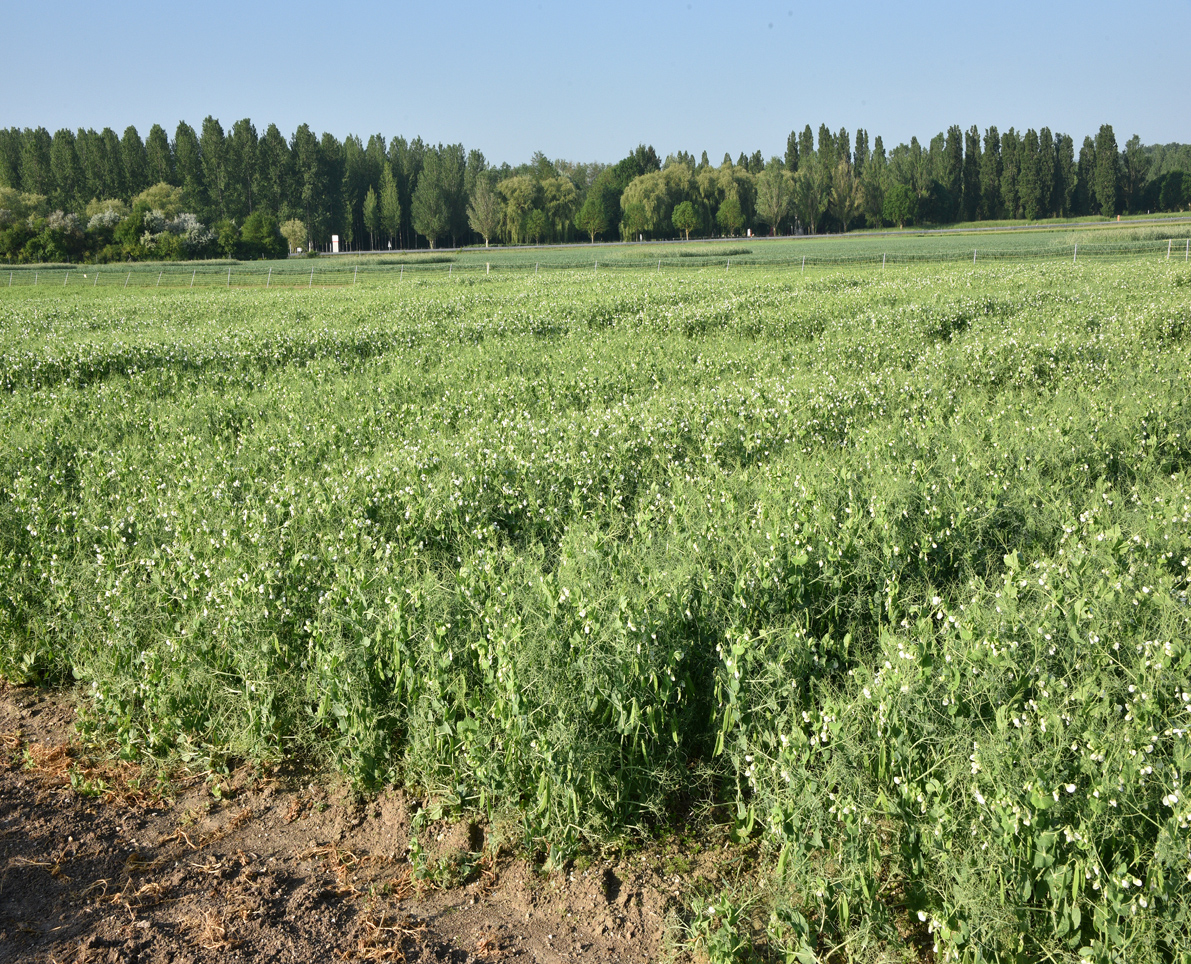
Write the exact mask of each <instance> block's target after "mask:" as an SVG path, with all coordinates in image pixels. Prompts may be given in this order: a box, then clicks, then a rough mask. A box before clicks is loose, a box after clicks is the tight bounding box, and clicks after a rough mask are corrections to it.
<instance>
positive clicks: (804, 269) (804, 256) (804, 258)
mask: <svg viewBox="0 0 1191 964" xmlns="http://www.w3.org/2000/svg"><path fill="white" fill-rule="evenodd" d="M881 264H882V266H884V264H885V256H884V255H882V256H881ZM802 273H803V274H806V255H805V254H804V255H803V256H802Z"/></svg>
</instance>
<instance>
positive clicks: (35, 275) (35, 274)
mask: <svg viewBox="0 0 1191 964" xmlns="http://www.w3.org/2000/svg"><path fill="white" fill-rule="evenodd" d="M33 287H34V288H36V287H37V272H36V271H34V272H33Z"/></svg>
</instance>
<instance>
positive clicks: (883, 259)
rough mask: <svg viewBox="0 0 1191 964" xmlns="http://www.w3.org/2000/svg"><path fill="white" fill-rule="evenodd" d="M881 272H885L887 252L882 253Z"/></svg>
mask: <svg viewBox="0 0 1191 964" xmlns="http://www.w3.org/2000/svg"><path fill="white" fill-rule="evenodd" d="M805 260H806V259H805V258H803V261H804V262H805ZM881 270H882V271H884V270H885V252H883V251H882V252H881Z"/></svg>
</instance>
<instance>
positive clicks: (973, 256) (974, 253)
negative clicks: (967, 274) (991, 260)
mask: <svg viewBox="0 0 1191 964" xmlns="http://www.w3.org/2000/svg"><path fill="white" fill-rule="evenodd" d="M975 263H976V249H975V248H973V249H972V264H975Z"/></svg>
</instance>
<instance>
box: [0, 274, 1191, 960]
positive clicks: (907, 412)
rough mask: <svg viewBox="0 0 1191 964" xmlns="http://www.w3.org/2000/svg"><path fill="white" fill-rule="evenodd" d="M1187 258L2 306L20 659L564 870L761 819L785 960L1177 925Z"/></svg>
mask: <svg viewBox="0 0 1191 964" xmlns="http://www.w3.org/2000/svg"><path fill="white" fill-rule="evenodd" d="M1185 292H1186V283H1185V279H1184V278H1183V276H1182V275H1180V274H1179V273H1178V272H1177V271H1175V270H1171V269H1169V268H1168V267H1167V266H1163V265H1148V266H1146V265H1134V266H1124V267H1102V268H1098V269H1095V270H1091V269H1089V270H1083V271H1081V272H1080V273H1079V274H1073V273H1072V272H1071V271H1069V270H1068V269H1067V267H1066V266H1064V267H1063V268H1062V269H1060V268H1059V267H1058V266H1050V267H1030V268H1020V267H1014V268H1008V267H1000V268H979V269H969V270H964V271H957V270H954V269H950V270H948V271H939V270H937V269H934V270H929V271H928V270H925V269H918V270H915V271H913V272H905V273H902V274H901V275H899V276H897V277H891V276H889V275H885V276H882V275H880V274H879V273H873V274H870V275H839V276H830V277H827V278H819V279H815V280H811V281H803V280H802V279H801V278H800V277H798V276H793V277H787V276H784V275H781V274H777V275H772V276H763V277H762V276H757V275H750V276H748V277H742V278H738V279H733V278H723V277H718V276H717V277H715V278H693V279H692V278H685V279H674V278H667V277H665V276H661V277H657V276H654V277H650V276H647V275H639V276H635V277H626V276H623V275H618V276H615V277H608V278H603V279H600V280H599V281H597V282H593V281H592V280H591V279H583V280H582V281H580V280H577V279H560V278H558V277H552V278H549V279H545V280H543V281H531V280H528V279H519V280H503V281H500V282H494V283H492V284H486V285H476V286H461V285H459V284H433V283H424V284H420V285H417V286H411V287H410V289H409V290H408V291H407V292H403V293H401V294H394V293H392V292H389V291H377V290H372V291H367V290H365V291H356V292H352V291H341V292H325V293H318V292H315V293H314V294H313V295H312V296H310V297H303V298H302V299H301V300H300V301H299V300H298V299H295V298H294V297H293V296H292V295H286V294H284V293H279V294H276V295H272V294H270V295H259V296H253V297H251V298H246V297H244V296H243V294H241V293H229V294H226V295H217V294H205V295H203V296H201V298H196V299H189V298H186V297H180V296H176V295H175V296H163V297H146V298H143V299H140V300H137V299H127V298H123V297H120V298H111V297H105V296H103V295H96V296H94V297H92V298H78V299H71V298H59V299H51V298H45V299H35V298H26V297H22V298H13V299H10V300H7V301H0V321H2V323H3V324H2V327H0V331H2V332H3V335H2V337H0V379H2V381H0V383H2V384H3V386H4V388H5V394H4V395H3V396H2V397H0V401H2V404H0V424H2V430H0V438H3V439H4V441H3V443H0V592H2V593H3V605H2V607H0V675H3V676H5V677H8V678H10V679H46V680H59V681H61V680H67V679H72V678H73V679H75V680H77V681H78V682H79V684H80V685H81V686H83V687H85V688H86V689H87V691H88V692H89V694H90V700H89V703H88V709H87V718H88V720H89V721H90V725H91V726H94V727H95V728H96V729H97V730H99V731H101V732H104V733H107V734H109V735H111V736H114V737H115V738H116V740H117V741H118V742H119V744H120V745H121V746H122V747H123V749H124V752H125V753H126V754H128V755H130V756H131V755H139V754H146V753H148V754H162V753H169V752H176V753H181V754H183V755H184V756H185V757H187V758H189V759H200V760H204V761H206V762H207V763H208V764H209V765H219V763H220V761H222V760H225V759H226V758H227V757H228V756H229V755H232V756H248V757H253V758H269V757H279V756H285V755H313V756H314V757H316V758H321V759H324V760H328V761H333V762H334V763H335V764H336V765H338V766H339V767H341V768H342V769H343V771H344V772H345V773H347V774H348V775H349V776H350V777H351V778H352V779H353V780H354V781H356V782H358V783H359V784H360V785H362V786H365V787H367V786H375V785H380V784H383V783H385V782H387V781H392V780H402V781H405V782H410V783H417V784H419V785H422V786H424V787H426V788H427V789H429V790H432V791H434V792H437V793H438V794H439V795H440V796H441V797H442V798H443V799H444V800H446V801H448V802H452V803H453V804H454V805H456V806H459V807H483V808H488V809H496V808H499V809H505V810H513V811H515V812H518V813H519V814H520V816H521V820H522V824H523V826H524V828H525V835H526V842H527V844H528V845H529V846H531V847H534V848H541V849H542V850H544V851H545V852H546V853H547V854H548V856H549V858H550V859H551V860H552V861H554V862H556V863H561V862H564V861H565V860H567V859H569V858H570V857H571V856H572V855H573V854H574V853H575V852H576V850H577V848H579V847H581V846H583V845H584V844H585V843H588V842H590V841H593V840H598V839H600V838H602V837H605V836H607V835H615V834H619V833H624V832H626V831H627V830H630V829H632V828H638V829H640V830H642V831H648V829H649V828H650V827H653V826H656V825H658V824H660V823H664V822H666V821H668V820H670V819H673V818H674V816H675V814H676V813H677V812H678V811H679V810H681V809H685V808H691V807H694V808H695V809H696V810H710V811H712V812H715V813H718V814H719V815H720V816H721V817H723V818H726V819H729V820H730V821H731V822H732V823H733V826H734V827H735V829H736V832H737V833H738V834H739V835H741V836H749V835H759V836H760V837H761V838H762V839H763V842H764V844H765V846H766V847H767V848H768V849H769V850H770V851H771V852H772V854H773V859H774V860H775V861H776V862H777V868H778V870H779V871H780V875H781V876H783V877H784V878H785V879H786V880H787V881H788V882H789V891H790V895H791V896H790V901H789V904H788V906H784V907H779V908H777V909H775V912H774V917H773V918H772V920H771V921H770V932H771V933H770V939H771V941H773V942H775V944H777V945H780V946H784V947H786V948H787V949H788V950H789V951H790V953H791V954H796V953H799V952H801V951H804V950H807V949H814V948H816V947H819V946H820V944H819V942H820V941H824V940H828V939H830V938H832V936H833V935H839V934H847V933H850V932H853V931H855V930H856V929H857V928H860V927H863V928H872V929H875V931H876V932H878V933H885V934H893V933H895V928H896V927H898V926H903V927H904V926H905V915H906V914H909V915H910V916H909V920H910V921H912V922H913V926H915V927H920V928H921V929H922V930H923V931H924V932H928V934H929V936H930V938H931V939H932V940H933V941H935V942H937V944H938V947H939V950H940V953H941V954H942V953H947V954H951V955H953V956H956V957H960V958H969V959H976V956H977V955H978V954H984V955H985V956H986V957H987V956H989V955H992V956H1010V955H1013V954H1016V953H1019V952H1020V953H1024V954H1026V955H1027V956H1041V955H1043V954H1070V953H1074V952H1076V951H1078V950H1080V949H1081V948H1087V949H1088V950H1087V951H1086V953H1089V954H1092V955H1095V956H1099V957H1101V958H1103V959H1106V960H1107V959H1113V958H1119V959H1129V960H1144V959H1153V960H1159V959H1162V960H1166V959H1171V956H1172V955H1174V954H1175V953H1177V949H1178V948H1180V947H1183V946H1185V945H1186V943H1187V941H1188V939H1189V937H1191V935H1189V929H1191V928H1189V921H1188V916H1187V915H1188V901H1187V898H1188V895H1189V894H1191V852H1189V849H1188V843H1187V841H1188V839H1189V838H1188V833H1187V831H1188V829H1189V822H1191V808H1189V807H1188V805H1187V802H1186V793H1185V789H1184V787H1183V780H1184V774H1185V773H1186V771H1187V769H1188V766H1189V764H1191V760H1189V759H1188V756H1189V754H1188V749H1187V740H1186V736H1187V728H1188V726H1189V725H1191V692H1189V690H1191V686H1189V685H1188V684H1187V680H1188V679H1189V678H1191V653H1188V648H1187V643H1188V617H1189V616H1191V609H1189V606H1188V599H1187V592H1188V564H1189V557H1191V489H1189V487H1188V484H1187V480H1186V471H1187V468H1188V463H1189V461H1191V442H1189V437H1191V436H1189V433H1191V392H1189V391H1188V382H1187V375H1186V372H1187V371H1188V361H1189V359H1188V352H1189V342H1188V340H1187V337H1186V335H1187V327H1186V322H1187V315H1188V306H1187V298H1186V294H1185Z"/></svg>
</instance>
